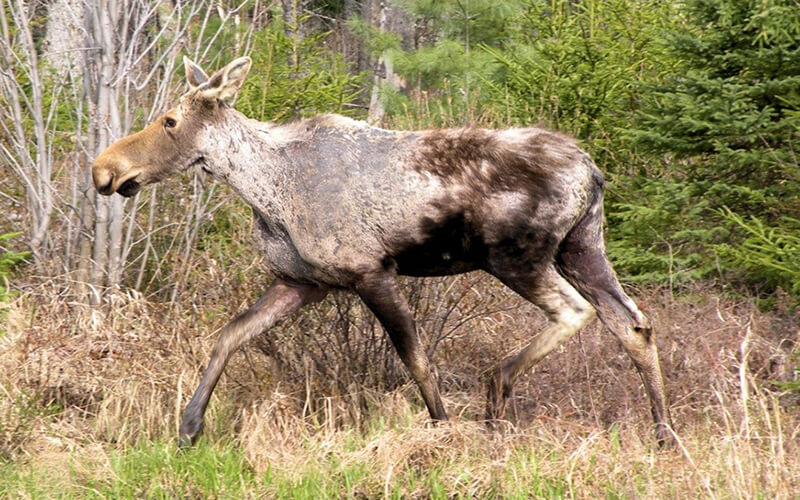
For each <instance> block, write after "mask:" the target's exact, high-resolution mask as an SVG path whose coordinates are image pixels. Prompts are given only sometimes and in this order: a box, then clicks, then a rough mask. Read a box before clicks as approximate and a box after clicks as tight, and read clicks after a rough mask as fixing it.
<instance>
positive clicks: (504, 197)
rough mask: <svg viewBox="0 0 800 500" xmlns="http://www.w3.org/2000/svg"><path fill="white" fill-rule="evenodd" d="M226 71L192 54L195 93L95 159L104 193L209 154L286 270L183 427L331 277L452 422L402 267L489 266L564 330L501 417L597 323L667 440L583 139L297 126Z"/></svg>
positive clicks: (640, 328)
mask: <svg viewBox="0 0 800 500" xmlns="http://www.w3.org/2000/svg"><path fill="white" fill-rule="evenodd" d="M250 64H251V63H250V60H249V59H248V58H240V59H237V60H235V61H233V62H232V63H230V64H229V65H227V66H226V67H225V68H223V69H221V70H219V71H217V72H216V73H214V74H213V75H212V76H211V77H207V75H206V74H205V72H204V71H203V70H202V69H201V68H199V67H198V66H196V65H195V64H194V63H192V62H191V61H189V60H188V59H186V60H185V66H186V73H187V75H188V78H189V84H190V87H191V90H190V91H189V92H188V93H187V94H186V95H184V96H183V97H182V98H181V100H180V102H179V103H178V105H177V106H176V107H175V108H173V109H172V110H170V111H168V112H167V113H165V114H164V115H163V116H162V117H159V118H158V119H157V120H156V121H155V122H154V123H153V124H151V125H150V126H148V127H147V128H145V129H144V130H142V131H141V132H138V133H137V134H134V135H132V136H129V137H126V138H123V139H121V140H120V141H118V142H117V143H115V144H113V145H112V146H110V147H109V148H108V149H107V150H106V151H104V152H103V153H102V154H101V155H100V156H98V158H97V159H96V160H95V163H94V166H93V177H94V181H95V185H96V187H97V189H98V191H100V192H101V193H102V194H106V195H110V194H112V193H114V192H120V193H121V194H123V195H124V196H131V195H133V194H135V193H136V192H138V190H139V189H140V188H141V186H144V185H146V184H151V183H153V182H157V181H159V180H161V179H163V178H165V177H166V176H167V175H169V174H170V173H172V172H176V171H179V170H182V169H186V168H189V167H191V166H193V165H195V166H199V167H201V168H202V169H203V170H205V171H206V172H209V173H210V174H211V175H213V176H214V177H216V178H217V179H220V180H221V181H223V182H226V183H228V184H229V185H230V186H231V187H232V188H233V189H234V190H235V191H236V192H237V193H238V194H239V195H240V196H241V197H242V198H243V199H244V200H245V201H247V202H248V203H249V204H250V205H251V206H252V208H253V215H254V219H255V220H254V230H255V233H256V237H257V241H258V244H259V246H260V249H261V251H262V252H263V253H264V255H265V257H266V261H267V262H268V265H269V267H270V269H271V270H272V272H273V273H274V274H275V275H276V276H277V279H276V281H275V282H274V283H273V284H272V285H271V286H270V287H269V288H268V290H267V292H266V294H265V295H264V296H263V297H262V298H261V299H260V300H259V301H258V302H257V303H256V305H255V306H253V307H252V308H250V309H249V310H248V311H247V312H246V313H244V314H243V315H240V316H239V317H238V318H237V319H235V320H234V321H233V322H232V323H231V324H230V325H228V326H227V327H226V328H225V329H223V331H222V333H221V334H220V337H219V339H218V341H217V344H216V346H215V348H214V351H213V352H212V356H211V361H210V362H209V366H208V368H207V369H206V372H205V374H204V376H203V379H202V381H201V383H200V385H199V386H198V388H197V391H196V392H195V394H194V396H193V397H192V400H191V401H190V403H189V405H188V406H187V408H186V412H185V413H184V418H183V422H182V424H181V439H182V441H183V442H184V443H190V442H192V440H194V439H195V437H196V436H197V435H198V433H199V432H200V429H201V427H202V420H203V414H204V412H205V409H206V406H207V404H208V399H209V397H210V395H211V392H212V391H213V390H214V386H215V385H216V381H217V380H218V379H219V376H220V375H221V373H222V370H223V369H224V367H225V364H226V363H227V360H228V358H229V357H230V355H231V353H232V352H234V351H235V350H236V349H237V348H238V347H239V346H240V345H241V344H242V343H243V342H245V341H246V340H247V339H249V338H251V337H252V336H253V335H256V334H258V333H259V331H261V330H263V329H266V328H269V327H270V326H272V325H273V324H275V323H276V322H277V321H279V320H280V319H281V318H284V317H286V316H288V315H289V314H291V313H292V312H294V311H295V310H297V309H298V308H300V307H302V306H303V305H305V304H308V303H310V302H314V301H317V300H321V299H322V297H324V296H325V294H326V293H327V291H328V290H329V289H331V288H344V289H349V290H352V291H354V292H355V293H357V294H358V295H359V296H360V297H361V299H362V300H363V302H364V303H365V304H366V305H367V307H368V308H369V309H370V310H371V311H372V312H373V313H374V314H375V315H376V316H377V317H378V319H379V320H380V322H381V324H382V325H383V326H384V328H385V329H386V331H387V333H388V334H389V337H390V338H391V340H392V343H393V344H394V346H395V348H396V350H397V352H398V355H399V356H400V358H401V359H402V361H403V363H404V364H405V365H406V367H407V368H408V371H409V374H410V375H411V377H412V379H413V380H414V381H415V382H416V384H417V385H418V387H419V389H420V392H421V394H422V397H423V400H424V401H425V404H426V406H427V407H428V411H429V412H430V415H431V417H432V418H434V419H438V420H443V419H446V418H447V414H446V412H445V409H444V406H443V404H442V401H441V397H440V395H439V391H438V387H437V384H436V381H435V378H434V377H433V374H432V371H431V369H430V366H429V362H428V359H427V356H426V355H425V350H424V349H423V347H422V345H421V342H420V340H419V337H418V335H417V332H416V326H415V324H414V319H413V317H412V316H411V311H410V308H409V307H408V304H407V303H406V301H405V299H404V297H403V295H402V294H401V293H400V290H399V287H398V284H397V280H396V275H397V274H407V275H416V276H431V275H446V274H455V273H461V272H466V271H470V270H474V269H483V270H485V271H487V272H489V273H491V274H492V275H494V276H495V277H497V278H498V279H499V280H500V281H502V282H503V283H504V284H506V285H507V286H509V287H510V288H512V289H513V290H514V291H516V292H517V293H519V294H520V295H521V296H522V297H524V298H525V299H527V300H530V301H531V302H533V303H535V304H537V305H538V306H539V307H541V308H542V310H544V312H545V313H546V314H547V315H548V317H549V319H550V324H549V325H548V326H547V328H545V329H544V330H543V331H542V332H541V333H540V334H539V335H538V336H536V337H534V338H533V340H532V341H531V343H530V344H529V345H528V346H527V347H525V348H524V349H522V350H521V351H520V352H519V353H518V354H517V355H515V356H511V357H509V358H508V359H506V360H505V361H504V362H503V363H502V364H501V365H499V366H498V367H497V368H496V369H495V370H494V374H493V376H492V377H491V380H490V383H489V392H488V405H487V418H489V419H490V420H492V419H497V418H502V417H503V414H504V409H505V406H506V402H507V400H508V398H509V396H510V393H511V390H512V388H513V384H514V381H515V380H516V378H517V377H518V376H519V375H520V374H521V373H523V372H524V371H526V370H527V369H529V368H530V367H531V366H532V365H533V364H534V363H536V362H537V361H538V360H540V359H541V358H542V357H544V356H545V355H547V353H548V352H550V351H551V350H552V349H553V348H555V347H556V346H557V345H558V344H559V343H560V342H563V341H564V340H565V339H567V338H569V337H570V336H571V335H573V334H574V333H575V332H577V331H578V330H579V329H580V328H581V327H583V326H584V325H585V324H586V323H587V322H589V321H591V319H592V318H593V317H594V316H595V314H596V315H597V316H598V317H599V318H600V320H601V321H603V323H604V324H605V325H606V326H607V327H608V328H609V329H610V330H611V331H612V332H613V333H614V334H615V336H616V337H617V338H618V339H619V340H620V342H621V344H622V345H623V347H624V348H625V349H626V351H627V352H628V353H629V354H630V355H631V357H632V359H633V361H634V364H635V365H636V368H637V369H638V371H639V373H640V375H641V376H642V379H643V381H644V385H645V389H646V391H647V393H648V395H649V397H650V401H651V406H652V412H653V419H654V422H655V425H656V434H657V437H658V439H659V441H660V442H666V441H669V439H670V432H671V431H670V418H669V410H668V407H667V402H666V396H665V394H664V384H663V378H662V375H661V369H660V367H659V363H658V355H657V350H656V346H655V341H654V336H653V335H652V332H651V328H650V325H649V323H648V321H647V318H646V317H645V316H644V315H643V314H642V313H641V311H639V309H638V307H637V306H636V304H635V303H634V302H633V300H631V299H630V298H629V297H628V296H627V295H626V294H625V292H624V291H623V290H622V288H621V286H620V285H619V282H618V281H617V278H616V275H615V274H614V271H613V269H612V268H611V264H610V263H609V262H608V259H607V258H606V255H605V250H604V244H603V233H602V224H603V209H602V208H603V178H602V175H601V174H600V172H599V171H598V170H597V168H596V167H595V166H594V163H593V162H592V161H591V159H589V157H588V155H587V154H586V153H585V152H584V151H583V150H581V149H580V148H579V147H578V145H577V143H576V141H575V140H574V139H571V138H569V137H566V136H563V135H560V134H557V133H554V132H550V131H547V130H543V129H539V128H517V129H506V130H488V129H480V128H460V129H447V130H421V131H414V132H403V131H390V130H384V129H380V128H376V127H371V126H368V125H367V124H366V123H364V122H360V121H356V120H351V119H349V118H345V117H342V116H337V115H322V116H317V117H314V118H309V119H305V120H300V121H297V122H294V123H290V124H286V125H277V124H272V123H263V122H259V121H256V120H251V119H248V118H247V117H245V116H244V115H242V114H241V113H239V112H237V111H235V110H234V109H232V108H231V107H230V106H229V105H228V101H229V100H230V99H231V98H232V97H233V96H234V95H235V93H236V91H237V90H238V89H239V88H240V87H241V85H242V83H243V81H244V78H245V76H246V75H247V72H248V70H249V68H250Z"/></svg>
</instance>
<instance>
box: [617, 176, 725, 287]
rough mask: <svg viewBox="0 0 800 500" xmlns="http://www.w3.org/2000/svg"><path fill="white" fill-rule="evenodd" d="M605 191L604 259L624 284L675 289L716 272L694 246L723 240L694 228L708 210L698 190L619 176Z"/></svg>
mask: <svg viewBox="0 0 800 500" xmlns="http://www.w3.org/2000/svg"><path fill="white" fill-rule="evenodd" d="M623 186H626V187H625V191H621V192H620V190H622V189H623ZM609 191H610V194H611V195H612V196H610V197H609V198H610V200H609V202H608V205H609V208H610V210H609V213H608V215H607V222H608V254H609V257H610V258H611V260H612V261H613V262H614V266H615V267H616V268H617V270H618V271H620V272H621V273H622V275H623V276H624V277H625V278H624V279H625V280H626V281H629V282H635V283H664V282H667V281H668V282H669V283H670V284H676V283H680V282H685V281H690V280H693V279H698V278H701V277H704V276H708V275H709V274H711V273H713V272H714V271H715V270H716V268H715V265H714V262H713V261H712V262H709V261H708V260H707V259H706V258H705V256H704V255H703V254H702V253H701V251H700V248H698V246H697V242H698V241H699V242H709V243H710V242H714V241H722V240H724V238H725V237H726V231H725V230H724V229H722V228H713V227H712V228H707V227H703V226H702V225H701V224H698V220H702V218H701V214H702V213H704V211H705V210H707V208H708V202H707V201H706V200H705V199H704V198H703V193H704V192H705V188H704V186H702V185H698V184H687V183H683V182H665V181H663V180H660V179H648V178H646V177H639V178H630V177H619V178H616V179H615V182H613V183H612V186H611V188H610V189H609ZM630 199H632V200H634V201H627V200H630Z"/></svg>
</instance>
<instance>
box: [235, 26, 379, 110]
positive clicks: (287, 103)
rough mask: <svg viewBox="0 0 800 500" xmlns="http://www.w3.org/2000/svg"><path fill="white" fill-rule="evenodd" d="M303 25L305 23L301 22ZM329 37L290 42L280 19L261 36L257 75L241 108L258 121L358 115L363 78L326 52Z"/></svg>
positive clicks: (257, 46) (241, 100) (257, 45)
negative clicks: (320, 115)
mask: <svg viewBox="0 0 800 500" xmlns="http://www.w3.org/2000/svg"><path fill="white" fill-rule="evenodd" d="M301 21H302V20H301ZM327 36H328V34H327V33H314V34H309V35H307V36H304V37H302V38H300V37H297V36H295V37H292V36H289V35H288V34H287V32H286V25H285V24H284V22H283V21H282V20H281V19H280V18H276V19H274V20H273V21H272V22H271V23H270V24H269V25H268V26H267V27H266V28H265V29H263V30H261V31H260V32H258V33H256V34H255V36H254V39H253V49H252V52H251V53H250V57H251V58H252V59H253V69H252V70H251V73H250V76H249V77H248V79H247V81H246V82H245V84H244V87H243V88H242V90H241V92H240V93H239V98H238V101H237V105H236V107H237V108H238V109H239V110H241V111H242V112H243V113H245V114H246V115H247V116H249V117H251V118H255V119H258V120H278V121H280V120H285V119H288V118H292V117H294V116H305V115H314V114H318V113H327V112H335V113H341V114H345V115H357V114H361V113H363V111H362V110H361V109H360V108H358V107H357V106H355V105H354V104H355V103H356V102H357V101H358V100H359V98H360V97H361V93H362V89H363V88H364V75H362V74H355V75H354V74H352V73H351V72H350V71H348V67H347V65H346V64H345V63H344V61H343V60H342V58H341V56H339V55H337V54H335V53H334V52H332V51H330V50H328V49H327V48H325V39H326V38H327Z"/></svg>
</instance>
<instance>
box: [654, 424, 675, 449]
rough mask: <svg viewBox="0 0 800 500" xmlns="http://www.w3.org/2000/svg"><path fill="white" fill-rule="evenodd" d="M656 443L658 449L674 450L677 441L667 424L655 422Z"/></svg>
mask: <svg viewBox="0 0 800 500" xmlns="http://www.w3.org/2000/svg"><path fill="white" fill-rule="evenodd" d="M656 443H657V444H658V449H659V450H674V449H675V448H677V446H678V443H677V441H676V440H675V435H674V434H673V433H672V430H671V429H670V427H669V426H668V425H667V424H656Z"/></svg>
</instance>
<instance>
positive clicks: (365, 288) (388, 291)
mask: <svg viewBox="0 0 800 500" xmlns="http://www.w3.org/2000/svg"><path fill="white" fill-rule="evenodd" d="M355 289H356V292H357V293H358V295H359V296H360V297H361V300H362V301H363V302H364V304H366V306H367V307H368V308H369V310H370V311H372V313H373V314H374V315H375V316H376V317H377V318H378V321H380V322H381V325H383V328H384V329H385V330H386V333H387V334H388V335H389V338H390V339H391V341H392V344H393V345H394V347H395V350H397V354H398V355H399V356H400V359H401V360H402V361H403V364H404V365H405V366H406V368H407V369H408V372H409V374H410V375H411V378H412V379H414V382H415V383H416V384H417V386H418V387H419V390H420V393H422V399H423V400H424V401H425V405H426V406H427V407H428V413H430V416H431V418H432V419H434V420H447V413H446V412H445V409H444V404H443V403H442V398H441V396H440V395H439V387H438V385H437V383H436V379H435V378H434V376H433V373H432V372H431V368H430V363H429V361H428V356H427V354H425V349H424V348H423V347H422V343H421V342H420V340H419V335H418V334H417V328H416V325H415V324H414V318H413V317H412V315H411V310H410V309H409V308H408V304H407V303H406V300H405V298H404V297H403V295H402V293H401V292H400V289H399V287H398V286H397V278H396V277H395V276H394V275H393V274H391V273H388V272H386V273H379V274H374V275H369V276H365V277H364V278H362V279H361V280H360V281H359V282H358V283H357V284H356V287H355Z"/></svg>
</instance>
